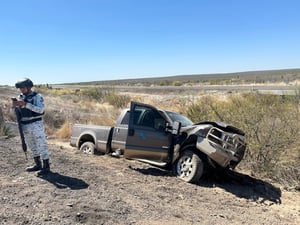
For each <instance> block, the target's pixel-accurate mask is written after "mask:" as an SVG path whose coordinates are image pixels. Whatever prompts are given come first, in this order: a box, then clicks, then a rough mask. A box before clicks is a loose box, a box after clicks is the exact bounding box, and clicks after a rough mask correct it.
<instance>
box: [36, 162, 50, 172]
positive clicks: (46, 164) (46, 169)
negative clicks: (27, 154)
mask: <svg viewBox="0 0 300 225" xmlns="http://www.w3.org/2000/svg"><path fill="white" fill-rule="evenodd" d="M49 172H50V164H49V159H44V160H43V168H42V170H41V171H39V172H38V174H37V175H38V176H40V175H45V174H47V173H49Z"/></svg>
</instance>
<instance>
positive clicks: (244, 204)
mask: <svg viewBox="0 0 300 225" xmlns="http://www.w3.org/2000/svg"><path fill="white" fill-rule="evenodd" d="M49 149H50V152H51V167H52V172H51V173H50V174H48V175H45V176H43V177H38V176H36V174H35V173H28V172H25V170H24V169H25V167H26V166H27V165H29V164H31V163H32V159H31V157H30V152H29V153H28V156H29V160H28V161H26V159H25V156H24V154H23V152H22V149H21V144H20V139H19V137H18V136H17V137H14V138H10V139H5V138H3V137H2V138H0V156H1V157H0V193H1V194H0V205H1V207H0V223H1V224H35V225H36V224H65V225H67V224H125V225H126V224H128V225H129V224H145V225H146V224H150V225H157V224H165V225H166V224H170V225H171V224H172V225H173V224H180V225H181V224H231V225H232V224H268V225H269V224H280V225H282V224H300V204H299V203H300V193H299V192H287V191H284V190H282V189H281V188H280V187H279V186H277V185H276V184H272V183H270V182H268V181H264V180H260V179H257V178H255V177H251V176H250V175H248V174H247V173H243V172H234V173H231V174H228V175H222V176H221V175H213V174H208V175H206V176H205V177H204V178H203V179H202V180H201V181H200V182H199V183H198V184H188V183H185V182H183V181H180V180H179V179H177V178H176V177H173V176H172V174H171V173H170V172H168V171H165V170H162V169H159V168H156V167H153V166H150V165H148V164H144V163H141V162H137V161H133V160H127V159H124V158H113V157H111V156H108V155H104V156H99V155H95V156H89V155H84V154H83V153H81V152H79V151H78V150H76V149H74V148H71V147H69V145H68V143H67V142H59V141H57V140H49Z"/></svg>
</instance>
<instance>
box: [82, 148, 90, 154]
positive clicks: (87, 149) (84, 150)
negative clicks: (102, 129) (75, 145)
mask: <svg viewBox="0 0 300 225" xmlns="http://www.w3.org/2000/svg"><path fill="white" fill-rule="evenodd" d="M82 151H83V153H85V154H92V149H91V147H89V146H85V147H84V148H83V149H82Z"/></svg>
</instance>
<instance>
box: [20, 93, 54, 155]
mask: <svg viewBox="0 0 300 225" xmlns="http://www.w3.org/2000/svg"><path fill="white" fill-rule="evenodd" d="M19 99H22V100H24V101H25V102H26V106H25V107H24V108H21V113H22V118H21V124H22V128H23V132H24V136H25V141H26V143H27V145H28V147H29V148H30V149H31V151H32V155H33V157H37V156H41V158H42V160H46V159H49V151H48V146H47V143H46V136H45V129H44V124H43V121H42V117H43V114H44V100H43V97H42V95H41V94H39V93H36V92H32V93H30V94H29V95H27V96H25V95H20V96H19Z"/></svg>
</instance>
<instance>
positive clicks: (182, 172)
mask: <svg viewBox="0 0 300 225" xmlns="http://www.w3.org/2000/svg"><path fill="white" fill-rule="evenodd" d="M173 172H174V173H175V175H176V176H177V177H178V178H180V179H181V180H184V181H185V182H188V183H195V182H197V181H199V180H200V178H201V176H202V175H203V162H202V160H201V159H200V158H199V156H198V155H196V154H195V153H194V152H193V151H190V150H186V151H184V152H183V153H182V154H181V155H180V157H179V159H178V160H177V161H176V162H175V163H174V165H173Z"/></svg>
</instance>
